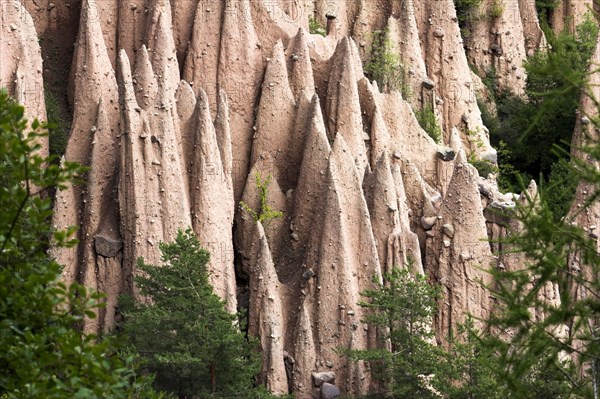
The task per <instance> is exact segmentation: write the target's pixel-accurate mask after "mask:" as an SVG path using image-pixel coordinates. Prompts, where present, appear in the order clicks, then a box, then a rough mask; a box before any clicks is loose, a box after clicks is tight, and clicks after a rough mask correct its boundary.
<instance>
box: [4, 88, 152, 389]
mask: <svg viewBox="0 0 600 399" xmlns="http://www.w3.org/2000/svg"><path fill="white" fill-rule="evenodd" d="M23 112H24V110H23V107H21V106H20V105H18V104H16V102H14V101H13V100H12V99H10V98H9V97H8V95H7V94H6V92H4V91H0V183H1V184H0V208H1V209H2V212H0V331H2V333H1V334H0V396H1V397H3V398H52V399H54V398H56V399H62V398H64V399H71V398H86V399H88V398H89V399H93V398H106V397H110V398H153V397H157V395H156V394H155V393H153V392H152V391H151V390H149V387H148V381H147V380H145V379H137V378H136V375H135V372H134V370H133V364H132V362H131V359H126V358H125V359H124V358H122V357H120V356H119V355H118V354H117V353H115V352H114V351H113V350H112V349H111V348H110V346H109V344H110V343H109V342H108V341H101V342H98V341H97V337H96V336H95V335H93V334H85V333H83V332H81V331H80V330H79V329H78V328H77V326H78V325H80V324H81V322H82V320H83V319H84V317H89V318H93V317H94V316H95V315H94V309H95V308H98V307H99V306H100V304H99V303H100V299H101V298H102V295H100V294H99V293H97V292H92V291H90V290H88V289H86V288H85V287H83V286H81V285H79V284H73V285H71V286H66V285H65V284H64V283H62V282H61V281H60V280H59V277H60V271H61V266H60V265H59V264H58V263H57V262H55V261H54V260H52V259H50V258H49V257H48V255H47V254H46V250H47V248H48V247H49V245H50V244H52V245H55V246H69V245H73V241H72V240H69V236H70V235H71V233H72V232H73V229H68V230H66V231H54V230H53V229H52V227H51V224H50V217H51V216H52V203H51V199H50V197H49V195H48V193H49V191H50V190H52V189H54V188H55V187H58V188H64V187H65V185H66V184H67V183H68V182H70V181H72V180H73V178H74V177H76V176H77V175H78V174H79V173H81V172H82V169H81V168H80V167H78V166H77V165H75V164H73V163H68V162H65V163H64V164H63V165H62V166H61V165H57V164H55V163H54V162H53V160H54V158H53V157H50V158H42V157H41V156H40V155H39V152H36V151H37V150H39V146H38V145H37V144H36V141H37V140H39V138H40V137H42V136H44V135H45V134H46V132H45V126H44V125H42V124H40V123H39V122H37V121H34V122H33V123H32V124H31V128H32V131H30V132H27V133H26V129H27V122H26V120H25V119H23Z"/></svg>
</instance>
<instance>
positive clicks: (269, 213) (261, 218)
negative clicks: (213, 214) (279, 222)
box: [240, 173, 283, 227]
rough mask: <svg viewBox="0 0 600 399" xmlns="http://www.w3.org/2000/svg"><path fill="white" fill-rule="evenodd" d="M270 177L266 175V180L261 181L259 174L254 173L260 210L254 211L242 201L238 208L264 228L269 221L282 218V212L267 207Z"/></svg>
mask: <svg viewBox="0 0 600 399" xmlns="http://www.w3.org/2000/svg"><path fill="white" fill-rule="evenodd" d="M271 177H272V176H271V175H268V176H267V178H266V179H265V180H264V181H263V180H262V178H261V177H260V173H256V187H257V188H258V192H259V196H260V209H258V210H254V209H252V208H251V207H250V206H249V205H248V204H246V203H245V202H244V201H240V207H241V208H242V209H243V210H245V211H246V212H248V213H249V214H250V216H252V219H253V220H254V221H255V222H256V223H258V222H261V223H262V224H263V226H265V227H267V226H268V225H269V223H270V222H271V220H273V219H276V218H280V217H282V216H283V212H281V211H275V210H273V209H272V208H271V206H270V205H269V200H268V198H267V189H268V187H269V183H270V182H271Z"/></svg>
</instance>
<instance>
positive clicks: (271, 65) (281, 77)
mask: <svg viewBox="0 0 600 399" xmlns="http://www.w3.org/2000/svg"><path fill="white" fill-rule="evenodd" d="M274 85H278V86H281V87H277V88H274V87H273V86H274ZM286 87H289V82H288V73H287V66H286V63H285V54H284V52H283V43H282V42H281V40H278V41H277V43H275V46H273V52H272V54H271V58H270V60H269V62H268V64H267V70H266V72H265V80H264V83H263V90H265V89H269V90H278V89H281V88H283V89H284V90H285V89H286Z"/></svg>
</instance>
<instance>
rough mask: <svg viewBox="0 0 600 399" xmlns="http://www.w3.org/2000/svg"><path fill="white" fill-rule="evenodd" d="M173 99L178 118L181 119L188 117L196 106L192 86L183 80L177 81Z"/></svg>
mask: <svg viewBox="0 0 600 399" xmlns="http://www.w3.org/2000/svg"><path fill="white" fill-rule="evenodd" d="M175 100H176V101H177V113H178V114H179V118H180V119H182V120H185V119H188V118H190V117H191V116H192V113H193V112H194V108H195V107H196V95H195V94H194V89H192V86H190V84H189V83H188V82H186V81H185V80H181V81H179V85H178V86H177V92H176V97H175Z"/></svg>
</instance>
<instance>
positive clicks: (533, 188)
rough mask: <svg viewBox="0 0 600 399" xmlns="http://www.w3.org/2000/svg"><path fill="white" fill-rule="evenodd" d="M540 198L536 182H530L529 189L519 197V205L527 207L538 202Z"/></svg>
mask: <svg viewBox="0 0 600 399" xmlns="http://www.w3.org/2000/svg"><path fill="white" fill-rule="evenodd" d="M537 196H538V187H537V184H536V182H535V180H533V179H532V180H531V181H530V182H529V186H527V189H526V190H525V191H524V192H522V193H521V195H520V196H519V203H520V204H521V205H527V204H528V203H530V201H536V200H537Z"/></svg>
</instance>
